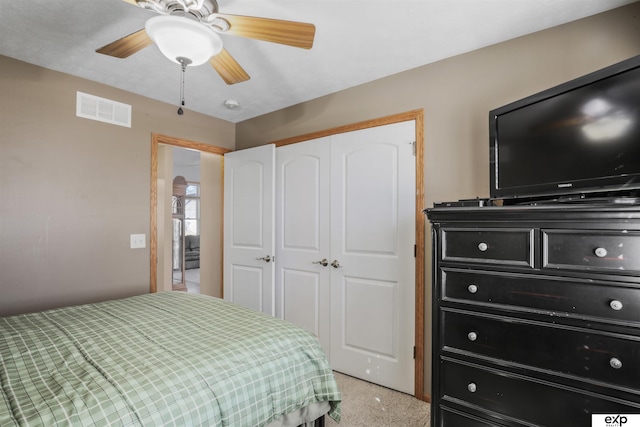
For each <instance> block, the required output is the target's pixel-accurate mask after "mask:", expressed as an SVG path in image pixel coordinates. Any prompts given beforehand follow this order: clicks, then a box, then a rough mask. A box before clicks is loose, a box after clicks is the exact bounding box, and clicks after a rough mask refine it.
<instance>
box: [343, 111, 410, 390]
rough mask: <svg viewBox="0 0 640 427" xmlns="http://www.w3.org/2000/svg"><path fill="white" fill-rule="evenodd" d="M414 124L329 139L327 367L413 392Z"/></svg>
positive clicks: (407, 123)
mask: <svg viewBox="0 0 640 427" xmlns="http://www.w3.org/2000/svg"><path fill="white" fill-rule="evenodd" d="M413 141H415V122H414V121H410V122H402V123H395V124H391V125H386V126H379V127H375V128H370V129H364V130H359V131H354V132H348V133H342V134H338V135H334V136H333V137H332V140H331V264H330V268H331V365H332V367H333V368H334V369H335V370H337V371H340V372H344V373H346V374H349V375H353V376H356V377H358V378H362V379H365V380H367V381H370V382H373V383H376V384H381V385H384V386H386V387H389V388H392V389H395V390H400V391H403V392H406V393H409V394H413V393H414V371H415V368H414V366H415V365H414V361H413V346H414V340H415V337H414V334H415V258H414V246H415V157H414V155H413V150H414V146H413Z"/></svg>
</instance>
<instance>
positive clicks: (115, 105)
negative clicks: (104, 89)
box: [76, 92, 131, 128]
mask: <svg viewBox="0 0 640 427" xmlns="http://www.w3.org/2000/svg"><path fill="white" fill-rule="evenodd" d="M76 116H78V117H84V118H85V119H91V120H98V121H101V122H105V123H111V124H113V125H118V126H124V127H128V128H130V127H131V105H127V104H123V103H121V102H116V101H112V100H110V99H105V98H100V97H99V96H94V95H89V94H87V93H82V92H78V93H77V97H76Z"/></svg>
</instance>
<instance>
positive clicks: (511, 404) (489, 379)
mask: <svg viewBox="0 0 640 427" xmlns="http://www.w3.org/2000/svg"><path fill="white" fill-rule="evenodd" d="M440 384H441V390H440V396H441V399H442V401H441V404H442V405H445V404H448V405H451V406H462V407H465V406H466V407H469V408H473V410H474V411H477V410H478V409H479V408H482V409H481V410H482V411H485V413H486V417H487V418H488V419H493V420H494V421H496V422H495V423H494V424H490V425H500V424H501V423H499V422H497V420H500V419H501V418H502V417H510V418H512V419H516V420H519V421H521V422H523V424H524V423H530V424H527V425H532V424H533V425H536V426H590V425H591V414H592V413H637V412H638V411H639V410H640V404H637V403H633V402H627V403H624V402H621V401H618V400H613V399H611V400H610V399H608V398H607V397H605V396H602V395H596V394H592V393H586V392H584V393H583V392H580V391H579V390H576V389H572V388H568V387H567V388H564V387H561V386H555V385H552V384H550V383H547V382H541V381H537V380H535V379H533V378H528V377H523V376H516V375H513V374H510V373H508V372H504V371H501V370H497V369H490V368H486V367H481V366H479V365H470V364H465V363H458V362H456V361H453V360H450V359H447V360H444V361H441V382H440ZM470 425H482V424H470ZM454 426H455V425H446V426H445V427H454Z"/></svg>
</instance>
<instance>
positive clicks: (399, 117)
mask: <svg viewBox="0 0 640 427" xmlns="http://www.w3.org/2000/svg"><path fill="white" fill-rule="evenodd" d="M410 120H415V123H416V134H415V138H416V141H415V143H416V204H415V208H416V212H415V241H416V256H415V259H416V262H415V269H416V271H415V281H416V282H415V318H416V324H415V338H414V341H415V344H414V345H415V372H414V374H415V381H414V396H415V397H416V398H418V399H420V400H424V401H427V402H428V401H429V400H430V399H429V396H428V395H427V394H425V393H424V321H425V317H424V308H425V306H424V303H425V294H424V291H425V289H424V279H425V276H424V274H425V265H424V256H425V240H424V239H425V217H424V214H423V213H422V206H423V205H424V110H423V109H419V110H413V111H407V112H405V113H400V114H395V115H392V116H385V117H380V118H377V119H372V120H366V121H362V122H358V123H353V124H348V125H344V126H338V127H334V128H331V129H325V130H321V131H317V132H311V133H307V134H304V135H298V136H294V137H291V138H286V139H281V140H277V141H272V142H270V143H271V144H275V145H276V147H281V146H284V145H289V144H295V143H298V142H304V141H309V140H312V139H317V138H322V137H325V136H331V135H336V134H339V133H345V132H351V131H356V130H362V129H368V128H373V127H377V126H384V125H389V124H393V123H399V122H406V121H410Z"/></svg>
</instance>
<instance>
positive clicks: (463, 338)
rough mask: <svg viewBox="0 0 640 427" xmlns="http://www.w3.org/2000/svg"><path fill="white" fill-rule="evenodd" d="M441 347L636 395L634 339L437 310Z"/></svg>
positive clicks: (638, 342)
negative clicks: (583, 379)
mask: <svg viewBox="0 0 640 427" xmlns="http://www.w3.org/2000/svg"><path fill="white" fill-rule="evenodd" d="M442 316H443V318H442V321H443V325H444V327H445V330H446V331H447V332H446V333H445V334H444V336H443V348H444V350H449V351H454V352H456V351H458V352H459V351H463V352H468V353H472V354H474V355H482V356H486V357H490V358H494V359H496V360H503V361H507V362H511V363H515V364H518V365H524V366H530V367H535V368H538V369H543V370H548V371H552V372H554V373H564V374H569V375H574V376H579V377H582V378H588V379H592V380H596V381H600V382H603V383H607V385H609V386H618V387H622V388H631V389H636V390H640V338H637V337H631V336H629V337H627V336H620V335H615V334H612V333H607V332H597V331H593V330H588V329H581V328H580V329H579V328H570V327H568V326H562V325H558V324H553V323H545V322H529V321H525V320H522V319H516V318H511V317H502V316H489V315H472V314H469V313H463V312H457V311H449V310H443V314H442Z"/></svg>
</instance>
